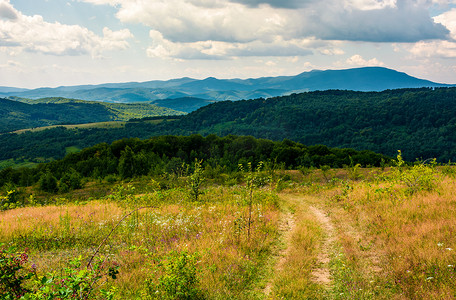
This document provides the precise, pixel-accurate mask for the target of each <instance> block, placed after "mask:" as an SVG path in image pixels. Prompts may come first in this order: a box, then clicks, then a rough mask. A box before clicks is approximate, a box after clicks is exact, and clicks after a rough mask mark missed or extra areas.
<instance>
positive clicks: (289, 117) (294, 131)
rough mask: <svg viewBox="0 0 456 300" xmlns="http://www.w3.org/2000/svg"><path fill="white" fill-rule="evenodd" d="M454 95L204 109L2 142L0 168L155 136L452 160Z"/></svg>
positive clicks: (363, 95)
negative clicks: (235, 138)
mask: <svg viewBox="0 0 456 300" xmlns="http://www.w3.org/2000/svg"><path fill="white" fill-rule="evenodd" d="M455 129H456V88H436V89H430V88H423V89H400V90H387V91H383V92H353V91H339V90H332V91H331V90H330V91H321V92H318V91H317V92H309V93H302V94H293V95H290V96H284V97H276V98H270V99H256V100H248V101H235V102H231V101H224V102H217V103H214V104H210V105H208V106H205V107H202V108H200V109H198V110H197V111H194V112H192V113H190V114H188V115H186V116H184V117H182V118H180V119H178V120H175V121H170V120H168V121H166V122H162V123H160V124H158V125H157V124H151V123H150V122H138V121H135V122H129V123H127V124H126V125H125V126H124V127H122V128H113V129H97V128H93V129H78V130H67V129H64V128H55V129H51V130H45V131H42V132H29V133H24V134H21V135H16V134H4V135H0V147H1V149H2V151H0V160H6V159H11V158H15V159H28V160H35V159H36V158H41V159H42V160H49V159H60V158H63V156H64V155H65V154H66V153H67V152H66V148H67V147H77V148H80V149H82V148H85V147H88V146H92V145H95V144H98V143H101V142H106V143H112V142H113V141H116V140H119V139H122V138H133V137H135V138H141V139H145V138H149V137H152V136H160V135H190V134H202V135H203V136H206V135H208V134H216V135H218V136H226V135H229V134H235V135H252V136H254V137H256V138H266V139H271V140H276V141H281V140H283V139H285V138H287V139H290V140H293V141H296V142H300V143H302V144H304V145H317V144H323V145H327V146H329V147H338V148H353V149H356V150H365V149H368V150H371V151H374V152H377V153H382V154H385V155H389V156H394V155H395V154H396V151H397V150H399V149H401V150H402V153H403V155H404V158H406V159H407V160H411V161H413V160H415V159H416V158H419V159H428V158H434V157H436V158H437V160H438V161H440V162H444V163H445V162H448V161H449V160H451V161H455V160H456V130H455Z"/></svg>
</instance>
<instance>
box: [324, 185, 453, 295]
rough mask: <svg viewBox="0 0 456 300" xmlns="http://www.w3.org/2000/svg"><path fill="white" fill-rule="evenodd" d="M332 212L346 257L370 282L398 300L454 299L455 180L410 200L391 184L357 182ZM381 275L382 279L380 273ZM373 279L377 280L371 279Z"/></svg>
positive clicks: (340, 192)
mask: <svg viewBox="0 0 456 300" xmlns="http://www.w3.org/2000/svg"><path fill="white" fill-rule="evenodd" d="M343 189H344V187H343V188H339V189H338V195H339V196H338V197H334V196H333V197H331V198H329V200H327V201H326V202H327V204H328V205H327V209H328V210H330V211H331V212H332V216H333V219H334V221H335V223H336V224H337V226H338V228H339V231H340V238H339V240H340V242H341V245H342V247H343V249H344V255H345V257H346V258H347V259H348V260H349V261H351V262H352V263H353V265H354V266H355V268H358V272H360V273H361V272H362V273H365V275H367V274H371V275H369V276H370V277H369V276H364V277H365V280H374V281H375V282H376V284H379V285H382V289H383V290H384V291H387V292H386V293H385V294H391V293H392V294H393V295H395V296H394V297H396V298H398V299H402V298H404V299H453V297H455V293H456V288H455V287H454V285H453V284H451V282H454V280H455V279H456V278H455V275H456V268H455V267H454V266H455V265H456V255H455V251H454V250H453V249H456V235H455V234H454V232H455V231H456V194H455V193H454V191H455V190H456V180H455V179H453V178H449V177H445V178H441V180H439V181H438V183H437V186H436V188H435V190H433V191H422V192H418V193H415V194H412V195H410V194H409V193H408V192H407V190H406V187H405V186H403V185H401V184H398V183H392V182H379V183H373V182H357V183H351V188H350V189H348V191H345V193H344V192H343ZM375 271H378V273H379V274H376V273H375ZM372 276H373V277H372Z"/></svg>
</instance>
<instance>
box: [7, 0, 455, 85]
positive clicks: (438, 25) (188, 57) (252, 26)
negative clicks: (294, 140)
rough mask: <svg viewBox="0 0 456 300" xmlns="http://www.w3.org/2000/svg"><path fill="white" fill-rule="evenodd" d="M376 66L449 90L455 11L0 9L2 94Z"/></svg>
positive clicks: (139, 4) (393, 5)
mask: <svg viewBox="0 0 456 300" xmlns="http://www.w3.org/2000/svg"><path fill="white" fill-rule="evenodd" d="M364 66H382V67H387V68H391V69H395V70H398V71H401V72H405V73H407V74H409V75H412V76H415V77H418V78H423V79H428V80H432V81H436V82H441V83H453V84H455V83H456V0H33V1H31V0H0V86H9V87H21V88H38V87H57V86H63V85H80V84H99V83H108V82H131V81H149V80H167V79H173V78H181V77H192V78H198V79H202V78H206V77H216V78H224V79H227V78H257V77H264V76H281V75H297V74H299V73H302V72H305V71H310V70H314V69H318V70H327V69H347V68H355V67H364Z"/></svg>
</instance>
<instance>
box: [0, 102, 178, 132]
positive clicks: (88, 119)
mask: <svg viewBox="0 0 456 300" xmlns="http://www.w3.org/2000/svg"><path fill="white" fill-rule="evenodd" d="M14 99H15V100H16V101H13V100H8V99H0V106H1V107H2V110H1V111H0V133H2V132H12V131H15V130H19V129H24V128H33V127H42V126H50V125H57V124H84V123H95V122H106V121H128V120H129V119H132V118H144V117H153V116H163V115H181V114H183V113H182V112H178V111H175V110H172V109H168V108H164V107H158V106H156V105H153V104H148V103H134V104H115V103H102V102H89V101H82V100H74V99H65V98H43V99H39V100H30V99H22V98H14Z"/></svg>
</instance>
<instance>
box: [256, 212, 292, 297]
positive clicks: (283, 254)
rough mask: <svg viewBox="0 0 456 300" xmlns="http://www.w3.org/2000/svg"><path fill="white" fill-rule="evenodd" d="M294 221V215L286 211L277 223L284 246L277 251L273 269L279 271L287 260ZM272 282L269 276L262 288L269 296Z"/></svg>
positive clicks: (272, 279)
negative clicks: (277, 257) (276, 259)
mask: <svg viewBox="0 0 456 300" xmlns="http://www.w3.org/2000/svg"><path fill="white" fill-rule="evenodd" d="M295 225H296V222H295V219H294V215H293V214H292V213H291V212H287V213H285V214H284V217H283V218H282V220H281V222H280V224H279V232H280V235H281V236H282V238H283V243H284V244H285V247H284V248H283V249H281V250H280V251H279V253H278V256H279V259H278V261H277V263H276V265H275V267H274V270H275V271H280V270H282V268H283V265H284V264H285V262H286V261H287V257H288V254H289V249H290V247H289V246H290V243H291V237H292V234H293V230H294V228H295ZM273 284H274V278H271V280H269V282H268V283H267V284H266V287H265V288H264V294H265V295H266V297H267V296H269V295H270V294H271V291H272V287H273Z"/></svg>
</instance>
